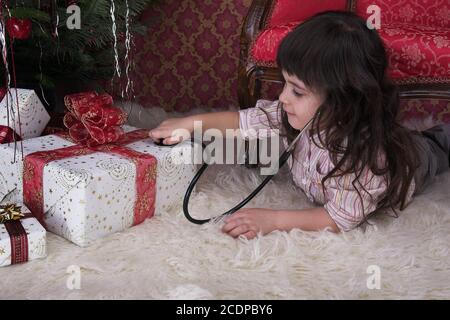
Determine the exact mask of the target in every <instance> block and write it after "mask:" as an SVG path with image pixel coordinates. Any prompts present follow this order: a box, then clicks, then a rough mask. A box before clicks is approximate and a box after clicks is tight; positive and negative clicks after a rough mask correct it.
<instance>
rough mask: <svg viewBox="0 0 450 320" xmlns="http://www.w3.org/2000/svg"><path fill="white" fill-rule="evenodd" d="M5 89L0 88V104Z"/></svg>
mask: <svg viewBox="0 0 450 320" xmlns="http://www.w3.org/2000/svg"><path fill="white" fill-rule="evenodd" d="M6 91H7V90H6V88H5V87H1V88H0V102H1V101H2V100H3V97H4V96H5V95H6Z"/></svg>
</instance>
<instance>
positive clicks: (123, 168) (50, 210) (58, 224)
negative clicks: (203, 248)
mask: <svg viewBox="0 0 450 320" xmlns="http://www.w3.org/2000/svg"><path fill="white" fill-rule="evenodd" d="M125 129H126V131H132V130H136V128H133V127H129V126H125ZM73 145H74V144H73V143H72V142H70V141H67V140H65V139H63V138H61V137H59V136H57V135H48V136H44V137H38V138H34V139H29V140H25V141H23V150H24V155H23V156H24V158H25V156H26V155H28V154H30V153H33V152H36V151H45V150H55V149H59V148H64V147H68V146H73ZM125 147H127V148H129V149H132V150H135V151H138V152H141V153H147V154H151V155H153V156H154V157H155V158H156V160H157V172H156V200H155V215H158V214H161V213H162V212H164V211H167V210H171V209H172V208H174V207H177V206H178V207H180V208H181V207H182V201H183V197H184V194H185V192H186V189H187V187H188V185H189V183H190V181H191V180H192V178H193V177H194V175H195V173H196V171H197V166H196V165H194V164H193V161H192V159H193V151H194V147H193V144H192V143H191V142H190V141H184V142H182V143H180V144H179V145H177V146H175V147H167V146H157V145H155V144H154V143H153V141H152V139H150V138H148V139H144V140H140V141H137V142H133V143H131V144H128V145H125ZM0 154H1V155H2V157H0V167H1V168H2V170H1V172H0V197H1V196H2V195H4V194H6V193H8V192H9V191H11V190H14V188H17V191H18V192H17V194H18V197H22V196H23V194H22V192H23V189H22V188H23V186H22V181H23V180H22V179H23V177H22V175H23V161H22V160H21V157H18V156H17V154H16V161H15V162H13V161H12V159H13V157H14V146H7V145H0ZM18 158H19V159H18ZM135 178H136V172H135V165H134V163H133V162H132V161H130V160H128V159H126V158H124V157H121V156H118V155H115V154H109V153H103V152H95V153H92V154H89V155H81V156H76V157H71V158H66V159H62V160H56V161H51V162H50V163H48V164H47V165H46V166H45V167H44V174H43V181H44V183H43V185H44V187H43V198H44V223H45V224H44V225H45V227H46V229H47V231H50V232H53V233H55V234H58V235H60V236H62V237H64V238H66V239H68V240H70V241H72V242H74V243H75V244H77V245H79V246H87V245H89V244H90V243H92V241H94V240H95V239H97V238H100V237H103V236H106V235H108V234H111V233H114V232H118V231H122V230H124V229H126V228H128V227H130V226H132V224H133V218H134V205H135V194H136V185H135V184H136V182H135ZM17 201H23V200H22V198H19V199H17Z"/></svg>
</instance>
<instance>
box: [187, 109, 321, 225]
mask: <svg viewBox="0 0 450 320" xmlns="http://www.w3.org/2000/svg"><path fill="white" fill-rule="evenodd" d="M313 119H314V117H313V118H312V119H311V120H309V121H308V122H307V123H306V125H305V126H304V127H303V129H302V130H301V131H300V132H299V134H298V135H297V137H296V138H295V139H294V140H293V141H292V143H291V144H290V145H289V146H288V147H287V148H286V150H285V151H283V153H282V154H281V156H280V158H279V160H278V168H279V169H280V168H281V167H282V166H283V165H284V164H285V163H286V161H287V160H288V159H289V157H290V156H291V154H292V151H293V150H294V147H295V144H296V143H297V141H298V140H299V139H300V137H301V136H302V135H303V133H304V132H305V131H306V129H307V128H308V127H309V126H310V124H311V123H312V121H313ZM191 142H193V143H194V142H195V140H194V139H192V140H191ZM202 146H203V149H204V148H205V145H204V144H202ZM208 166H209V165H208V163H206V162H205V163H203V165H202V166H201V168H200V169H199V170H198V171H197V173H196V174H195V176H194V178H192V181H191V183H190V184H189V186H188V188H187V190H186V193H185V195H184V199H183V212H184V215H185V217H186V219H187V220H189V221H190V222H192V223H194V224H199V225H200V224H204V223H207V222H210V221H212V222H219V221H221V220H222V219H223V218H224V217H226V216H228V215H231V214H233V213H235V212H236V211H238V210H239V209H241V208H242V207H243V206H245V205H246V204H247V203H248V202H249V201H250V200H251V199H253V198H254V197H255V196H256V195H257V194H258V193H259V192H260V191H261V189H262V188H264V186H265V185H266V184H267V183H268V182H269V181H270V180H271V179H272V178H273V177H274V176H275V175H276V173H275V174H272V175H268V176H267V177H266V178H265V179H264V180H263V181H262V182H261V184H260V185H259V186H258V187H257V188H256V189H255V190H253V192H252V193H250V195H249V196H247V198H245V199H244V200H242V201H241V202H240V203H238V204H237V205H236V206H234V207H233V208H231V209H230V210H228V211H227V212H224V213H222V214H221V215H218V216H216V217H214V218H209V219H195V218H194V217H192V215H191V214H190V213H189V209H188V207H189V199H190V197H191V193H192V190H193V189H194V187H195V185H196V184H197V182H198V180H199V179H200V177H201V176H202V175H203V173H204V172H205V170H206V169H207V168H208Z"/></svg>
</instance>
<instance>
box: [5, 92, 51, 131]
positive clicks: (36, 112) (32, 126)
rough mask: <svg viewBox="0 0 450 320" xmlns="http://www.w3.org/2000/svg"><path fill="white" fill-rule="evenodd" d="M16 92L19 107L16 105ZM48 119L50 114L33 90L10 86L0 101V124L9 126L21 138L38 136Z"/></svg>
mask: <svg viewBox="0 0 450 320" xmlns="http://www.w3.org/2000/svg"><path fill="white" fill-rule="evenodd" d="M16 92H17V95H18V98H19V99H18V100H19V107H17V97H16ZM7 106H8V108H7ZM8 109H9V123H8ZM19 120H20V122H19ZM49 121H50V116H49V114H48V112H47V110H45V107H44V106H43V104H42V103H41V100H39V97H38V96H37V94H36V93H35V92H34V91H33V90H28V89H17V90H16V89H15V88H11V89H10V91H9V93H7V94H6V95H5V97H4V98H3V100H2V101H1V102H0V125H3V126H9V127H10V128H12V129H13V130H14V131H15V132H16V133H17V134H18V135H20V137H21V138H22V139H29V138H34V137H39V136H40V135H41V133H42V131H44V129H45V127H46V126H47V124H48V122H49ZM19 123H20V127H19Z"/></svg>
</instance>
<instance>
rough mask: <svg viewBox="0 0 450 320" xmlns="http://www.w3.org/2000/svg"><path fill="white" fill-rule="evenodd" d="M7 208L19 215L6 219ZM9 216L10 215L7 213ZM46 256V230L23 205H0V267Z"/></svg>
mask: <svg viewBox="0 0 450 320" xmlns="http://www.w3.org/2000/svg"><path fill="white" fill-rule="evenodd" d="M4 209H6V210H4ZM8 209H13V210H14V211H15V212H14V213H13V214H12V215H14V214H17V210H16V209H18V210H19V211H20V214H21V216H20V217H17V218H18V219H17V220H15V219H14V218H13V219H8V218H7V216H8V212H6V211H7V210H8ZM9 218H11V215H9ZM46 256H47V245H46V231H45V229H44V228H43V227H42V226H41V225H40V223H39V222H38V220H37V219H36V218H34V217H33V216H32V215H31V213H30V211H29V210H28V208H27V207H26V206H24V205H15V204H5V205H1V206H0V267H3V266H8V265H11V264H17V263H22V262H26V261H30V260H34V259H39V258H44V257H46Z"/></svg>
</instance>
